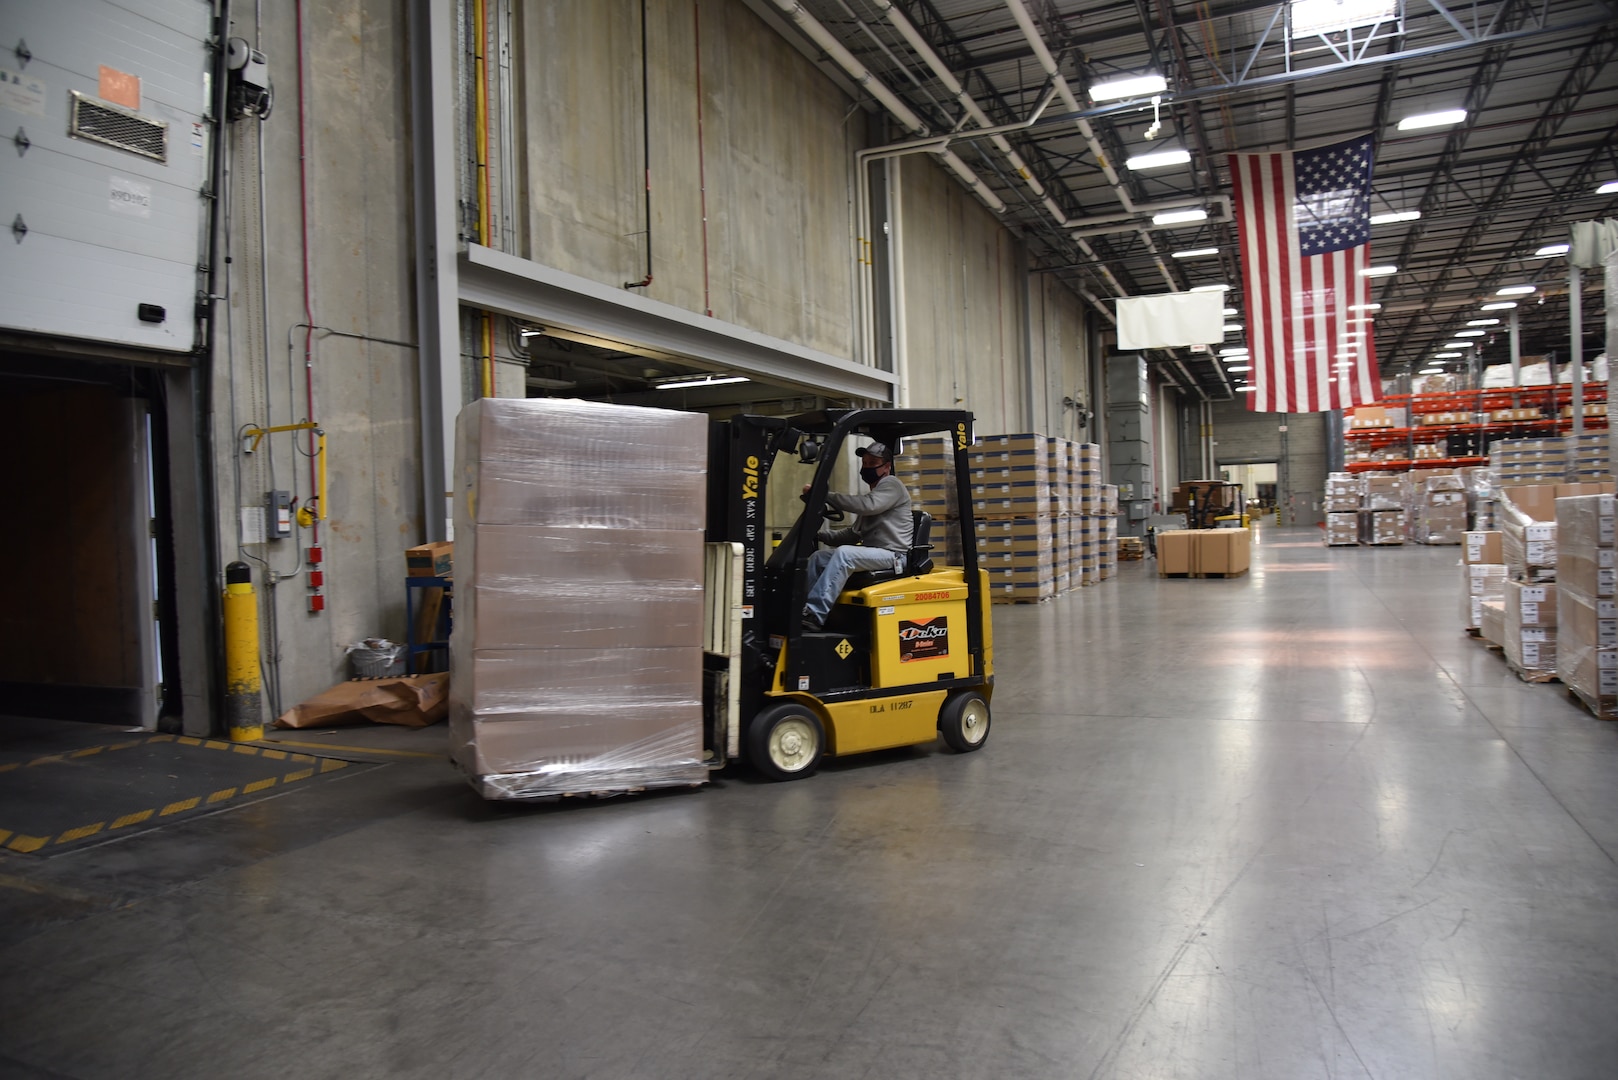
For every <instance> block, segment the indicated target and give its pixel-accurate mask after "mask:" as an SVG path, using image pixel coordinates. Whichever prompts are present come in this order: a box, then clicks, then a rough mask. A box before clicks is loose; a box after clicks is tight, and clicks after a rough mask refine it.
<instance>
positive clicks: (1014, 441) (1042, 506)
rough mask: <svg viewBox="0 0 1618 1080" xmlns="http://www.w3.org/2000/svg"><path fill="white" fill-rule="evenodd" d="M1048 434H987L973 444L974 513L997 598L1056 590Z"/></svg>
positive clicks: (1026, 597) (1019, 597)
mask: <svg viewBox="0 0 1618 1080" xmlns="http://www.w3.org/2000/svg"><path fill="white" fill-rule="evenodd" d="M1050 462H1051V451H1050V439H1049V437H1048V436H1045V435H1034V434H1021V435H989V436H985V437H983V438H980V439H979V440H978V441H977V442H975V443H973V444H972V449H971V451H970V452H969V454H968V466H969V468H970V469H971V479H972V515H973V517H974V518H975V519H976V521H977V525H978V538H979V551H980V552H983V553H985V555H986V558H985V562H984V565H985V567H986V568H987V569H988V571H989V591H990V595H991V596H992V597H993V598H994V599H996V600H1003V601H1015V600H1044V599H1045V598H1047V597H1049V596H1052V595H1054V594H1055V592H1056V549H1055V529H1054V527H1053V521H1054V520H1058V519H1053V517H1052V515H1051V479H1050Z"/></svg>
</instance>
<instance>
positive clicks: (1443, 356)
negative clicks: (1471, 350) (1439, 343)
mask: <svg viewBox="0 0 1618 1080" xmlns="http://www.w3.org/2000/svg"><path fill="white" fill-rule="evenodd" d="M1465 355H1466V354H1465V353H1458V352H1435V353H1433V359H1434V360H1459V359H1460V358H1461V357H1463V356H1465Z"/></svg>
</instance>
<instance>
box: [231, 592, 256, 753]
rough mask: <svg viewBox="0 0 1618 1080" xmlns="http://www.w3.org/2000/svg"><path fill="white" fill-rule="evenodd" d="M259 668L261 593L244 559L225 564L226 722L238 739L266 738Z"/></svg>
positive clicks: (241, 740)
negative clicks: (255, 585)
mask: <svg viewBox="0 0 1618 1080" xmlns="http://www.w3.org/2000/svg"><path fill="white" fill-rule="evenodd" d="M262 689H263V681H262V678H261V676H260V675H259V668H258V595H257V594H256V593H255V592H254V591H253V572H252V570H250V569H249V568H248V566H247V564H246V563H244V562H233V563H231V564H230V565H229V566H227V567H225V721H226V723H227V724H228V725H229V729H230V737H231V739H232V740H233V741H235V742H253V741H255V740H257V739H262V738H263V737H264V715H263V705H262V703H261V697H260V692H261V690H262Z"/></svg>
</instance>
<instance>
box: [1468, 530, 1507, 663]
mask: <svg viewBox="0 0 1618 1080" xmlns="http://www.w3.org/2000/svg"><path fill="white" fill-rule="evenodd" d="M1461 573H1462V575H1463V576H1462V580H1463V581H1464V582H1465V584H1466V591H1465V592H1464V593H1462V595H1461V619H1462V621H1463V622H1464V623H1465V625H1466V628H1467V629H1468V630H1481V629H1482V627H1483V607H1482V605H1483V602H1484V601H1485V600H1499V599H1501V598H1503V597H1504V596H1505V592H1506V565H1505V563H1503V562H1502V561H1501V554H1500V534H1499V533H1498V532H1489V531H1473V532H1469V533H1467V534H1466V535H1465V537H1464V547H1463V550H1462V552H1461ZM1495 644H1497V645H1498V644H1500V643H1499V642H1495Z"/></svg>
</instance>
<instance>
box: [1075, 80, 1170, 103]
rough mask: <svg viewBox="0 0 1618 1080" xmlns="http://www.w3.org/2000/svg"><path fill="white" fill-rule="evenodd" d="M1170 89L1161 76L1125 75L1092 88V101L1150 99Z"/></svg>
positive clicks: (1099, 83) (1166, 81)
mask: <svg viewBox="0 0 1618 1080" xmlns="http://www.w3.org/2000/svg"><path fill="white" fill-rule="evenodd" d="M1168 88H1169V83H1168V80H1167V79H1165V78H1163V76H1161V75H1125V76H1123V77H1122V78H1118V79H1108V80H1107V81H1106V82H1098V83H1096V84H1095V85H1094V86H1092V87H1090V100H1091V101H1120V100H1122V99H1124V98H1132V97H1149V96H1151V95H1152V94H1161V93H1162V92H1163V91H1165V90H1167V89H1168Z"/></svg>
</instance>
